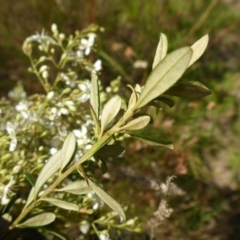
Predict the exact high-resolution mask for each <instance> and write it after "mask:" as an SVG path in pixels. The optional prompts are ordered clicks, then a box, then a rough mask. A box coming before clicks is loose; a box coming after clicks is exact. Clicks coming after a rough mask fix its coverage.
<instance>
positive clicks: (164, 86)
mask: <svg viewBox="0 0 240 240" xmlns="http://www.w3.org/2000/svg"><path fill="white" fill-rule="evenodd" d="M191 56H192V50H191V48H190V47H184V48H181V49H178V50H176V51H174V52H172V53H170V54H169V55H167V56H166V57H165V58H164V59H163V60H162V61H161V62H160V63H159V64H158V65H157V66H156V67H155V68H154V69H153V71H152V72H151V74H150V75H149V77H148V79H147V82H146V85H145V86H144V88H143V90H142V93H141V95H140V97H139V99H138V101H137V104H136V107H137V108H140V107H143V106H145V105H146V104H147V103H149V102H150V101H152V100H153V99H155V98H157V97H158V96H160V95H161V94H163V93H164V92H165V91H166V90H168V89H169V88H170V87H171V86H172V85H173V84H175V83H176V82H177V81H178V79H179V78H180V77H181V76H182V75H183V73H184V72H185V70H186V68H187V66H188V63H189V61H190V59H191Z"/></svg>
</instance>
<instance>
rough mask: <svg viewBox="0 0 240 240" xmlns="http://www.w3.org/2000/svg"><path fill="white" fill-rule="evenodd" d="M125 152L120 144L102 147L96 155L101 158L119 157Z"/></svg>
mask: <svg viewBox="0 0 240 240" xmlns="http://www.w3.org/2000/svg"><path fill="white" fill-rule="evenodd" d="M124 151H125V149H124V147H122V146H121V145H119V144H112V145H105V146H104V147H102V148H101V149H100V150H99V151H98V152H96V155H97V156H99V157H103V158H106V157H117V156H119V155H120V154H122V153H123V152H124Z"/></svg>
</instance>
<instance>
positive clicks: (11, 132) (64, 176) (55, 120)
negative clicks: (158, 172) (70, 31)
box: [0, 24, 210, 239]
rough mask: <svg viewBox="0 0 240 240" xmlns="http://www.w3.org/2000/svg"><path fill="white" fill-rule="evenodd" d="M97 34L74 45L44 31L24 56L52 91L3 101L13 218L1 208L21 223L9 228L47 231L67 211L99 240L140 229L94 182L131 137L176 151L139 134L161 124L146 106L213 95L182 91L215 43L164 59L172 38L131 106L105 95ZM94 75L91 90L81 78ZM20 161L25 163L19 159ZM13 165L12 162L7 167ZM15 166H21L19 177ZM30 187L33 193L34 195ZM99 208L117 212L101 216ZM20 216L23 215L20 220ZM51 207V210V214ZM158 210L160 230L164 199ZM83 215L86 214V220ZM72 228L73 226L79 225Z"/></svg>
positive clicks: (7, 199)
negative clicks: (184, 79)
mask: <svg viewBox="0 0 240 240" xmlns="http://www.w3.org/2000/svg"><path fill="white" fill-rule="evenodd" d="M97 30H98V27H97V26H90V27H89V28H87V29H85V30H83V31H81V32H79V31H76V32H75V35H70V36H68V37H66V36H65V34H63V33H60V32H59V30H58V28H57V26H56V25H55V24H53V25H52V36H51V35H48V34H46V33H45V32H44V31H42V32H41V34H36V35H33V36H30V37H29V38H27V39H26V41H25V42H24V44H23V51H24V53H25V54H26V55H27V56H28V57H29V60H30V63H31V68H30V69H29V71H30V72H31V73H34V74H35V76H36V77H37V79H38V80H39V82H40V83H41V85H42V87H43V89H44V90H45V92H46V93H45V94H37V95H33V96H26V94H25V92H24V91H23V89H22V88H21V87H18V89H16V90H14V91H13V92H12V93H11V95H12V99H9V100H5V99H3V100H2V101H1V106H3V107H2V109H1V111H2V115H3V119H2V120H1V121H2V122H1V123H2V125H3V126H5V128H6V131H5V132H4V133H3V134H1V136H0V137H1V138H0V142H1V145H2V146H3V151H2V152H1V154H2V156H1V167H2V168H1V172H0V177H1V179H3V178H4V176H5V175H6V176H7V178H6V180H7V181H6V180H4V181H3V184H4V187H3V190H2V193H1V204H2V205H3V206H5V205H8V204H10V205H9V207H8V208H7V209H10V211H8V210H6V209H5V210H4V209H3V211H2V212H3V213H6V212H8V213H9V214H12V215H18V217H17V218H16V219H15V220H14V221H13V222H12V223H11V225H10V227H9V229H14V228H18V227H20V228H24V227H38V226H45V225H48V224H49V223H52V222H53V221H54V220H55V218H62V217H63V216H64V215H63V213H62V211H67V213H68V214H69V216H76V218H81V217H82V218H83V219H85V218H86V219H87V223H88V225H89V226H92V229H93V230H94V232H95V234H97V235H98V237H99V238H100V239H102V237H101V234H103V235H104V234H105V235H106V236H107V234H108V232H107V230H108V231H109V230H110V229H111V228H119V229H127V230H131V231H139V224H138V223H137V222H136V219H135V218H134V220H132V221H131V219H130V220H128V221H126V217H125V212H124V208H123V207H122V206H121V204H119V203H118V202H117V201H116V200H115V199H114V198H112V197H111V196H110V195H109V194H108V193H107V192H105V191H104V190H103V188H101V187H100V186H99V184H97V183H96V182H97V180H93V179H95V178H96V176H95V171H94V168H96V167H99V168H101V169H102V170H103V171H104V172H106V171H107V165H106V163H105V158H108V157H117V156H119V155H120V154H122V153H123V152H124V148H123V147H122V146H121V145H120V144H119V142H123V141H124V140H125V138H126V137H131V136H132V137H134V138H138V139H140V140H141V141H144V142H145V143H147V144H149V145H154V146H163V147H167V148H171V149H172V148H173V145H172V144H171V143H169V142H167V141H162V140H160V139H159V138H158V137H152V136H151V135H149V134H141V133H138V132H135V131H136V130H142V129H143V128H146V127H147V126H148V125H150V123H151V122H152V121H153V119H152V117H150V116H149V115H148V108H149V107H150V106H151V107H154V109H155V110H156V114H155V116H156V115H157V113H158V110H159V106H158V104H157V103H158V101H162V102H165V103H167V104H169V105H170V106H172V105H173V100H171V99H169V98H167V97H164V96H162V95H163V94H168V95H171V94H172V95H174V96H181V97H185V96H186V97H188V96H189V95H197V96H198V97H202V96H206V95H208V94H210V91H209V90H208V89H207V88H206V87H205V86H204V85H203V84H198V83H196V82H194V83H193V82H192V83H186V84H185V85H184V84H183V83H181V84H179V85H175V84H176V83H177V81H178V80H179V79H180V77H181V76H182V75H183V73H184V72H185V71H186V69H187V68H188V67H189V66H190V65H191V64H192V63H194V62H195V61H196V60H197V59H198V58H199V57H200V56H201V55H202V53H203V52H204V50H205V48H206V46H207V41H208V37H207V36H205V37H203V38H201V39H200V40H199V41H197V42H196V43H195V44H194V45H192V46H191V47H184V48H181V49H179V50H175V51H173V52H171V53H170V54H168V55H166V53H167V38H166V36H165V35H163V34H161V37H160V41H159V44H158V47H157V51H156V56H155V58H154V63H153V70H152V72H151V73H150V75H149V77H148V78H147V82H146V84H145V85H144V86H140V85H138V84H136V85H135V86H131V85H129V88H130V89H131V91H132V94H131V95H130V98H129V100H126V101H123V97H120V96H119V95H116V93H115V92H114V91H112V93H107V92H106V91H105V90H104V89H103V87H102V86H101V83H100V81H99V79H98V75H99V71H100V70H101V61H100V60H97V61H96V62H95V63H94V64H92V62H91V61H90V60H89V59H88V56H89V54H90V53H91V51H92V50H93V49H95V48H96V45H95V38H96V32H97ZM37 49H38V50H37ZM39 53H40V54H39ZM81 71H82V72H84V73H82V72H81ZM88 75H90V77H91V83H90V81H89V80H86V79H85V78H84V79H82V78H81V77H82V76H84V77H85V76H88ZM187 84H188V85H187ZM186 85H187V86H188V88H187V90H186ZM183 86H185V88H184V87H183ZM191 91H194V93H191ZM179 92H180V93H179ZM124 97H125V96H124ZM12 105H13V106H14V107H11V106H12ZM10 110H12V112H11V111H10ZM8 112H11V114H8ZM19 156H21V158H22V160H20V161H19ZM9 159H11V161H6V160H9ZM14 164H16V166H18V167H17V168H13V170H11V169H12V168H11V166H12V165H14ZM92 166H94V167H92ZM34 179H36V181H35V180H34ZM26 180H28V181H29V182H30V184H31V185H32V188H31V190H30V188H29V185H28V182H27V181H26ZM13 181H14V182H13ZM170 182H171V180H168V181H167V184H166V186H165V185H164V187H162V189H161V191H162V192H164V191H165V193H166V192H168V191H169V189H170V186H171V184H170ZM13 185H18V186H19V191H21V189H24V188H28V189H29V194H28V196H26V195H24V196H21V197H20V198H19V199H18V202H20V204H21V207H20V208H19V207H16V206H15V205H16V204H14V202H12V201H11V199H13V196H14V195H15V194H16V192H14V191H13V193H11V194H9V192H10V191H9V189H10V187H11V186H13ZM157 187H158V188H159V189H160V188H161V187H159V186H157ZM166 195H167V194H166ZM93 196H95V198H96V199H98V200H96V203H95V204H94V205H96V206H97V207H94V206H93V204H92V202H94V201H95V200H94V197H93ZM101 202H104V203H106V204H107V205H108V206H109V207H110V208H111V209H112V210H113V212H112V213H106V212H104V211H101V210H98V206H99V203H101ZM19 209H22V210H21V211H20V212H19ZM46 209H50V210H51V212H46ZM159 209H161V211H160V210H159V211H160V212H158V219H157V224H159V221H160V222H161V221H163V220H164V219H165V218H167V217H169V216H170V213H171V211H168V210H169V209H168V208H167V203H166V199H165V200H164V201H163V203H161V208H159ZM48 211H49V210H48ZM98 211H99V212H98ZM39 212H41V213H40V214H38V213H39ZM93 212H97V213H98V214H99V216H100V217H99V218H98V217H96V215H94V214H92V213H93ZM81 213H85V214H86V215H88V216H84V217H83V216H82V215H81ZM116 213H117V214H118V215H119V216H120V217H121V219H122V221H123V222H121V223H118V222H117V220H116V219H115V218H114V216H115V215H116ZM75 214H76V215H75ZM91 214H92V215H91ZM161 214H162V215H161ZM90 215H91V216H90ZM68 221H69V222H70V223H73V222H74V218H69V219H68ZM131 222H133V224H130V223H131ZM80 225H81V224H80ZM98 225H102V226H104V227H103V230H101V229H102V228H101V229H100V230H99V229H98ZM87 232H88V231H87ZM87 232H85V233H87ZM89 234H92V231H89ZM86 237H87V236H86Z"/></svg>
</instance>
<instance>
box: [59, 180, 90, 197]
mask: <svg viewBox="0 0 240 240" xmlns="http://www.w3.org/2000/svg"><path fill="white" fill-rule="evenodd" d="M55 191H56V192H67V193H72V194H75V195H81V194H86V193H89V192H92V188H90V187H89V186H88V185H87V182H86V181H84V180H79V181H75V182H72V183H70V184H68V185H67V186H65V187H63V188H60V189H55Z"/></svg>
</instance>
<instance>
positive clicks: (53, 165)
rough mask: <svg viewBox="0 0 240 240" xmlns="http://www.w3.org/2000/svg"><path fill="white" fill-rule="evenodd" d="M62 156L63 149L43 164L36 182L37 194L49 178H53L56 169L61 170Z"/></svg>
mask: <svg viewBox="0 0 240 240" xmlns="http://www.w3.org/2000/svg"><path fill="white" fill-rule="evenodd" d="M61 157H62V151H61V150H60V151H58V152H57V153H56V154H54V155H53V156H52V157H51V158H50V159H49V160H48V161H47V163H46V164H45V165H44V166H43V168H42V170H41V172H40V174H39V176H38V179H37V181H36V184H35V192H34V195H35V196H36V195H37V193H38V191H39V190H40V188H41V187H42V185H43V184H44V183H45V182H47V181H48V179H49V178H51V177H52V176H53V175H54V174H55V173H56V171H58V170H59V168H60V167H61V165H62V161H61Z"/></svg>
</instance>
